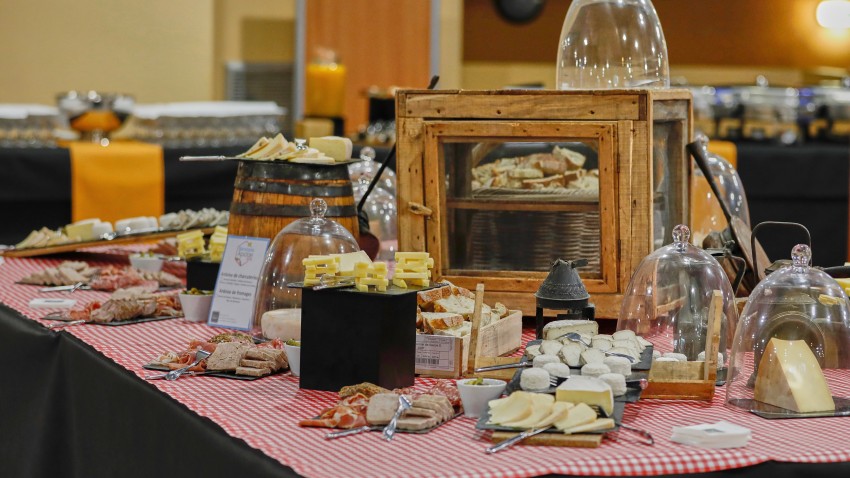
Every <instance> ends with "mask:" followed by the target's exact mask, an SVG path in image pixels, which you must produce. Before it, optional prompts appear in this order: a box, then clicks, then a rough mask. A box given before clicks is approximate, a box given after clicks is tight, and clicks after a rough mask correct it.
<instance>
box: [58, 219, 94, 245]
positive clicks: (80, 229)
mask: <svg viewBox="0 0 850 478" xmlns="http://www.w3.org/2000/svg"><path fill="white" fill-rule="evenodd" d="M95 224H96V223H92V222H86V223H82V224H77V223H74V224H68V225H67V226H65V235H66V236H68V238H69V239H71V240H72V241H90V240H92V239H94V232H93V231H94V225H95Z"/></svg>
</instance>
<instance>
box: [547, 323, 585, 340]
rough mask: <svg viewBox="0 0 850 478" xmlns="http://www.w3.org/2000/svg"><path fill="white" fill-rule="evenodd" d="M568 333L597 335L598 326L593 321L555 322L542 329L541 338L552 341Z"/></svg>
mask: <svg viewBox="0 0 850 478" xmlns="http://www.w3.org/2000/svg"><path fill="white" fill-rule="evenodd" d="M568 332H576V333H582V332H586V333H589V334H592V335H596V334H598V333H599V324H598V323H597V322H596V321H595V320H555V321H552V322H549V323H548V324H546V325H545V326H544V327H543V338H544V339H549V340H553V339H556V338H558V337H560V336H562V335H564V334H566V333H568Z"/></svg>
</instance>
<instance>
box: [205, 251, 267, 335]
mask: <svg viewBox="0 0 850 478" xmlns="http://www.w3.org/2000/svg"><path fill="white" fill-rule="evenodd" d="M268 247H269V240H268V239H264V238H261V237H245V236H227V244H226V245H225V246H224V256H222V259H221V267H220V268H219V270H218V279H216V281H215V291H214V292H213V300H212V306H211V307H210V316H209V319H207V324H209V325H212V326H214V327H227V328H230V329H239V330H250V329H251V323H252V321H253V317H254V299H255V298H256V295H257V283H258V282H259V278H260V271H261V270H262V268H263V262H264V261H265V258H266V249H267V248H268Z"/></svg>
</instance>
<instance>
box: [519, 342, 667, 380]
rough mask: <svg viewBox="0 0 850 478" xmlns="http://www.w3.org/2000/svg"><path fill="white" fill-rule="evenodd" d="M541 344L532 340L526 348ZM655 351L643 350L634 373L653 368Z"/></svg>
mask: <svg viewBox="0 0 850 478" xmlns="http://www.w3.org/2000/svg"><path fill="white" fill-rule="evenodd" d="M541 342H543V340H542V339H536V340H530V341H529V342H528V343H527V344H525V347H526V348H528V346H530V345H540V343H541ZM654 349H655V347H654V346H652V345H650V346H648V347H646V348H644V349H643V352H641V354H640V360H638V361H637V362H635V363H633V364H632V372H634V371H635V370H638V371H640V370H649V369H650V368H652V351H653V350H654ZM570 368H572V367H570ZM572 370H580V368H572Z"/></svg>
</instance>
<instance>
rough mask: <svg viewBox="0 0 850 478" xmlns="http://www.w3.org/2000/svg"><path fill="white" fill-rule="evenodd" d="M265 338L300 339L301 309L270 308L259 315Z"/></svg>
mask: <svg viewBox="0 0 850 478" xmlns="http://www.w3.org/2000/svg"><path fill="white" fill-rule="evenodd" d="M260 327H261V328H262V331H263V336H264V337H266V338H267V339H280V340H289V339H293V340H301V309H277V310H270V311H268V312H266V313H264V314H263V315H262V317H260Z"/></svg>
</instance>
